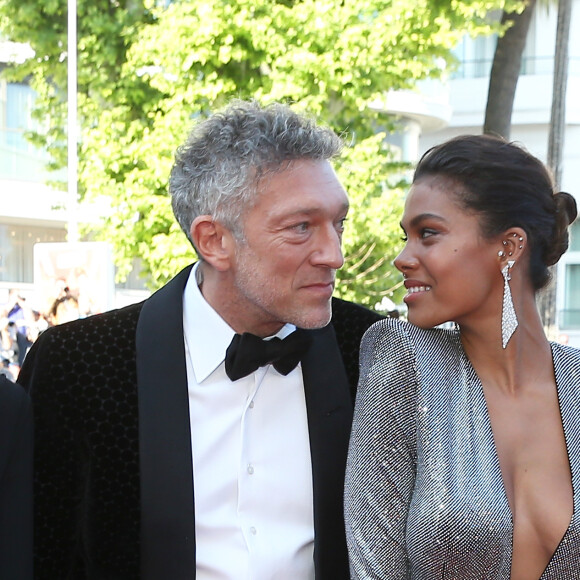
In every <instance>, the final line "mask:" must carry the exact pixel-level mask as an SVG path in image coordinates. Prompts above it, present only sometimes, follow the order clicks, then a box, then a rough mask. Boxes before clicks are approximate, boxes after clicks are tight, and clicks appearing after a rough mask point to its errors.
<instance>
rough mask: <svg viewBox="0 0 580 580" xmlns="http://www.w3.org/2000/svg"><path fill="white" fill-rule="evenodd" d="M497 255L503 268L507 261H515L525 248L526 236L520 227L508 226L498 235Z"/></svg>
mask: <svg viewBox="0 0 580 580" xmlns="http://www.w3.org/2000/svg"><path fill="white" fill-rule="evenodd" d="M499 240H500V244H501V246H500V247H499V249H498V253H497V255H498V257H499V261H500V264H501V267H502V268H503V267H504V265H505V263H506V262H507V261H510V260H511V261H513V262H517V261H518V260H519V259H520V258H521V257H522V255H523V254H524V252H525V251H526V249H527V243H528V236H527V234H526V232H525V231H524V230H523V229H522V228H516V227H513V228H509V229H508V230H506V231H505V232H504V233H503V234H502V235H501V236H500V237H499Z"/></svg>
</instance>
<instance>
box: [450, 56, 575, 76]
mask: <svg viewBox="0 0 580 580" xmlns="http://www.w3.org/2000/svg"><path fill="white" fill-rule="evenodd" d="M492 62H493V61H492V59H481V60H464V61H462V62H461V63H460V65H459V68H458V69H457V70H456V71H454V72H453V73H452V75H451V78H452V79H476V78H482V77H488V76H489V74H490V72H491V65H492ZM553 72H554V57H553V56H534V57H531V56H530V57H524V58H523V59H522V66H521V70H520V74H521V75H551V74H552V73H553ZM568 75H569V76H580V57H578V56H574V57H570V58H569V59H568Z"/></svg>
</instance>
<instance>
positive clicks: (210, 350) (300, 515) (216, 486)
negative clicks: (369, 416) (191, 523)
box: [183, 263, 314, 580]
mask: <svg viewBox="0 0 580 580" xmlns="http://www.w3.org/2000/svg"><path fill="white" fill-rule="evenodd" d="M198 266H199V263H198V264H196V265H195V266H194V269H193V270H192V273H191V274H190V277H189V280H188V283H187V285H186V288H185V292H184V297H183V323H184V324H183V326H184V333H185V348H186V362H187V380H188V390H189V414H190V423H191V442H192V452H193V472H194V473H193V479H194V502H195V534H196V535H195V543H196V567H197V580H226V579H227V580H244V579H247V580H308V579H313V578H314V561H313V547H314V516H313V492H312V467H311V459H310V443H309V437H308V425H307V417H306V403H305V398H304V384H303V380H302V369H301V365H298V367H297V368H296V369H294V370H293V371H292V372H290V373H289V374H288V375H287V376H283V375H281V374H279V373H278V372H277V371H276V370H275V369H274V368H273V367H272V366H271V365H268V366H267V367H262V368H259V369H258V370H257V371H256V372H254V373H252V374H251V375H249V376H247V377H244V378H242V379H239V380H237V381H234V382H232V381H231V380H230V379H229V378H228V376H227V375H226V372H225V368H224V357H225V352H226V349H227V347H228V346H229V344H230V342H231V339H232V338H233V336H234V331H233V329H232V328H231V327H230V326H229V325H228V324H227V323H226V322H225V321H224V320H223V319H222V318H221V317H220V316H219V314H218V313H217V312H216V311H215V310H213V308H212V307H211V306H210V305H209V304H208V303H207V302H206V300H205V299H204V298H203V296H202V294H201V292H200V290H199V288H198V284H199V280H196V276H197V277H199V275H200V273H201V271H200V270H199V269H198ZM294 328H295V327H293V326H292V325H286V326H285V327H284V328H282V329H281V330H280V332H279V333H278V334H277V336H279V337H280V338H283V337H284V336H287V335H288V334H290V333H291V332H292V331H293V330H294Z"/></svg>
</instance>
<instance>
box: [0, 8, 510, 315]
mask: <svg viewBox="0 0 580 580" xmlns="http://www.w3.org/2000/svg"><path fill="white" fill-rule="evenodd" d="M515 3H517V0H454V1H452V2H450V1H449V0H413V1H410V0H356V1H354V0H271V1H266V0H215V1H214V2H207V0H182V1H179V0H178V1H174V2H171V3H167V2H165V3H163V5H160V4H159V3H156V2H154V1H153V0H78V9H77V10H78V15H79V19H78V23H79V24H78V30H79V32H78V46H79V57H78V89H79V118H80V125H81V134H82V138H81V143H80V145H79V159H80V168H79V191H80V193H81V195H82V196H83V197H84V198H85V199H96V198H102V197H105V198H106V199H107V200H108V203H109V206H110V211H109V213H108V215H107V216H105V217H104V218H103V220H102V221H101V222H100V223H99V224H98V225H97V227H96V230H95V225H94V224H92V225H91V229H92V230H93V232H96V233H95V235H96V236H97V237H98V238H100V239H106V240H108V241H110V242H111V243H112V245H113V247H114V250H115V256H116V263H117V267H118V271H119V273H120V276H121V277H122V276H123V275H125V274H126V273H127V272H128V271H129V267H130V263H131V259H132V258H133V257H136V256H139V257H141V258H142V264H143V266H144V269H145V272H146V273H147V274H148V275H149V276H150V277H151V279H152V281H153V282H152V285H153V286H154V287H156V286H159V285H160V284H162V283H164V282H165V281H166V280H167V279H168V278H170V277H171V276H172V275H174V274H175V272H177V270H178V269H179V267H180V266H181V265H183V264H185V263H187V262H189V261H191V259H192V250H191V249H190V248H189V245H188V243H187V241H186V239H185V237H184V236H183V234H181V233H180V232H179V231H178V230H179V228H178V226H177V225H176V224H175V220H174V219H173V217H172V215H171V210H170V204H169V200H168V196H167V177H168V174H169V170H170V167H171V165H172V162H173V155H174V151H175V149H176V147H177V146H178V145H179V144H180V143H181V142H182V141H183V139H184V138H185V135H186V134H187V132H188V130H189V128H190V126H191V123H192V121H193V120H194V119H197V118H200V117H203V116H206V115H208V114H209V113H210V112H211V111H212V110H214V109H215V108H216V107H220V106H222V105H224V104H225V103H226V102H227V101H228V100H229V99H230V98H232V97H240V98H257V99H259V100H261V101H263V102H269V101H272V100H278V101H285V102H290V103H293V104H295V105H296V106H297V107H299V108H300V109H301V110H306V111H308V112H310V113H312V114H314V115H315V116H316V117H317V118H318V119H319V120H320V121H321V122H323V123H326V124H328V125H330V126H331V127H333V128H334V129H335V130H336V131H337V132H339V133H341V134H344V135H345V137H346V138H347V141H348V142H349V143H350V147H349V148H348V149H347V151H346V154H345V156H344V159H343V160H342V161H341V163H340V167H339V171H340V175H341V178H342V179H343V181H344V183H345V184H346V186H347V188H348V190H349V193H350V196H351V202H352V212H351V215H350V218H349V220H350V221H349V229H347V233H346V235H345V254H346V257H347V263H346V264H345V267H344V268H343V270H342V271H341V273H340V284H339V288H338V289H337V291H338V292H339V294H341V295H343V296H346V297H349V298H351V299H354V300H357V301H358V302H361V303H365V304H371V305H372V304H374V303H375V302H378V301H379V300H380V297H381V295H384V294H386V293H389V292H390V291H391V290H392V288H393V287H395V286H396V285H397V280H398V279H399V277H398V276H396V275H395V274H394V273H393V267H392V265H391V262H392V259H393V258H394V256H395V255H396V253H397V251H398V249H399V244H400V242H399V241H398V240H399V226H398V221H399V218H400V211H401V205H402V197H403V195H404V181H403V178H404V176H405V172H404V169H405V168H404V167H402V165H401V164H400V163H397V156H396V151H394V150H393V149H391V148H389V147H388V146H387V145H386V143H385V141H384V139H382V138H381V137H384V135H383V134H381V133H380V132H381V131H387V132H388V131H392V130H393V129H394V128H395V126H396V119H390V118H388V117H387V116H386V115H385V113H384V112H383V111H381V109H380V107H377V106H376V103H378V102H380V100H381V98H382V97H383V96H384V94H385V92H387V91H389V90H398V89H412V88H413V87H414V86H415V84H416V83H417V81H419V80H421V79H424V78H428V77H439V76H440V75H442V74H443V73H444V72H445V70H448V69H449V66H452V64H453V59H452V57H451V49H452V47H453V46H454V45H455V44H456V43H457V41H458V40H459V38H460V37H461V36H462V35H463V34H464V33H466V32H467V33H470V34H472V35H476V34H482V33H489V32H490V31H491V29H490V25H489V24H488V23H487V22H486V15H487V13H488V12H489V11H490V10H493V9H504V8H506V7H509V6H511V5H514V4H515ZM66 9H67V6H66V0H0V30H2V31H3V33H4V35H5V36H7V37H8V38H10V39H11V40H14V41H18V42H28V43H30V45H31V46H32V48H33V49H34V51H35V53H36V55H35V57H34V58H33V59H31V60H30V61H28V62H26V63H24V64H23V65H20V66H15V67H12V68H11V69H10V70H9V71H8V72H9V74H11V75H12V78H25V77H28V78H29V79H30V82H31V83H32V84H33V86H34V87H35V88H36V90H37V92H38V94H39V100H38V110H37V115H38V116H39V118H43V119H46V118H48V119H50V122H49V124H48V126H47V128H46V131H45V132H44V133H42V134H39V135H36V137H35V139H36V141H37V143H39V144H41V145H44V146H47V147H48V148H49V150H50V151H51V153H52V154H53V159H54V165H55V166H56V167H58V166H62V165H63V164H65V163H66V156H65V155H64V152H65V144H66V140H65V132H66V124H65V120H66V102H65V98H66V83H67V80H66ZM396 297H397V296H396V295H395V299H396Z"/></svg>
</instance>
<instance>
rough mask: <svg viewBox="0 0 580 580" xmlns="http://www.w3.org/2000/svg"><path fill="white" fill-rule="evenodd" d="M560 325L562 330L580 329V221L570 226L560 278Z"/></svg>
mask: <svg viewBox="0 0 580 580" xmlns="http://www.w3.org/2000/svg"><path fill="white" fill-rule="evenodd" d="M558 282H559V284H558V286H559V287H561V289H560V288H559V294H560V298H561V300H560V301H559V304H561V305H562V308H561V310H560V312H559V326H560V328H561V329H562V330H580V222H578V221H577V222H576V223H574V224H573V225H572V227H571V228H570V249H569V250H568V252H566V254H564V256H563V259H562V264H561V267H560V276H559V279H558Z"/></svg>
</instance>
